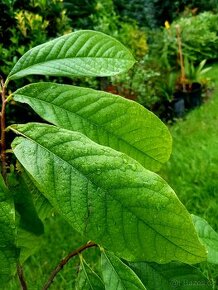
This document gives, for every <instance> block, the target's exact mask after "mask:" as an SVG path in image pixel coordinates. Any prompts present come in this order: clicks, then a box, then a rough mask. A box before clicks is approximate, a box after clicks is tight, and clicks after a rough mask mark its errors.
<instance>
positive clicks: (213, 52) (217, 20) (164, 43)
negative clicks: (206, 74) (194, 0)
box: [154, 12, 218, 67]
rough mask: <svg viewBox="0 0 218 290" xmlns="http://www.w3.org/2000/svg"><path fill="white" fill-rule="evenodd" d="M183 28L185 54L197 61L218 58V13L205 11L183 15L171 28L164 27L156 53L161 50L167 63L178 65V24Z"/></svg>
mask: <svg viewBox="0 0 218 290" xmlns="http://www.w3.org/2000/svg"><path fill="white" fill-rule="evenodd" d="M177 25H179V27H180V30H181V40H182V49H183V54H184V55H186V56H187V57H188V58H191V59H192V60H193V61H194V62H195V63H196V62H197V63H200V62H201V61H202V60H204V59H210V60H215V59H217V58H218V14H212V13H211V12H204V13H201V14H199V15H197V16H190V17H182V18H180V19H179V20H177V21H174V22H173V23H172V24H171V26H170V28H169V29H166V28H165V29H163V35H162V40H161V38H158V39H157V40H156V42H157V47H156V50H155V51H154V53H157V52H158V51H160V52H161V57H162V59H163V60H164V61H165V64H166V65H170V66H174V67H176V66H177V53H178V45H177V39H176V26H177Z"/></svg>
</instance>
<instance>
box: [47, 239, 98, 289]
mask: <svg viewBox="0 0 218 290" xmlns="http://www.w3.org/2000/svg"><path fill="white" fill-rule="evenodd" d="M96 246H97V244H95V243H93V242H88V243H87V244H85V245H83V246H81V247H79V248H78V249H76V250H75V251H73V252H71V253H70V254H68V255H67V256H66V257H65V258H64V259H63V260H61V261H60V263H59V264H58V265H57V266H56V268H55V269H54V270H53V271H52V273H51V275H50V277H49V279H48V281H47V282H46V284H45V285H44V287H43V288H42V290H47V289H48V288H49V287H50V286H51V284H52V282H53V280H54V278H55V276H56V275H57V274H58V273H59V272H60V271H61V269H63V267H64V266H65V265H66V264H67V262H68V261H69V260H70V259H71V258H73V257H75V256H77V255H78V254H80V253H81V252H83V251H84V250H86V249H88V248H91V247H96Z"/></svg>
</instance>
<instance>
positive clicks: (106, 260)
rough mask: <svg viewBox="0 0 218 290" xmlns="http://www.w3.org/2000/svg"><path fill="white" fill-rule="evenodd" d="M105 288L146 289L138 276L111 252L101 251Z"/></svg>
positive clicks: (116, 289)
mask: <svg viewBox="0 0 218 290" xmlns="http://www.w3.org/2000/svg"><path fill="white" fill-rule="evenodd" d="M101 264H102V275H103V280H104V283H105V290H112V289H113V290H146V288H145V286H144V285H143V284H142V282H141V280H140V279H139V278H138V276H137V275H136V274H135V273H134V272H133V270H132V269H131V268H129V267H128V266H127V265H126V264H124V263H123V262H122V261H121V260H120V259H119V258H118V257H116V256H115V255H113V254H112V253H110V252H105V251H102V253H101Z"/></svg>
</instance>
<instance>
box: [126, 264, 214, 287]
mask: <svg viewBox="0 0 218 290" xmlns="http://www.w3.org/2000/svg"><path fill="white" fill-rule="evenodd" d="M129 266H130V267H131V268H132V269H133V270H134V272H135V273H136V274H137V275H138V276H139V278H140V279H141V281H142V283H143V284H144V285H145V286H146V288H147V290H157V289H158V290H159V289H161V290H175V289H177V290H212V283H211V282H210V281H209V280H207V279H206V277H204V275H203V274H202V273H201V272H200V271H199V270H198V269H196V268H194V267H192V266H190V265H186V264H180V263H175V262H174V263H170V264H165V265H160V264H155V263H145V262H139V263H131V264H129Z"/></svg>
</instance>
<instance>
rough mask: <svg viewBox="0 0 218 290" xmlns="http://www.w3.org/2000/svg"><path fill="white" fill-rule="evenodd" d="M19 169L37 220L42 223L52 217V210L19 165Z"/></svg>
mask: <svg viewBox="0 0 218 290" xmlns="http://www.w3.org/2000/svg"><path fill="white" fill-rule="evenodd" d="M19 167H20V168H19V170H21V178H22V179H23V182H24V183H25V186H26V188H27V189H28V191H29V192H30V194H31V196H32V199H33V204H34V207H35V209H36V212H37V214H38V216H39V218H40V219H41V220H42V221H44V220H45V219H46V218H48V217H50V216H51V215H52V213H53V212H54V209H53V207H52V205H51V204H50V203H49V201H48V199H47V198H46V197H45V196H44V195H43V194H42V193H41V192H40V191H39V190H38V188H37V186H36V184H34V180H33V179H32V178H31V176H30V175H29V174H28V173H27V172H26V171H25V169H24V168H23V167H22V166H21V165H19Z"/></svg>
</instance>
